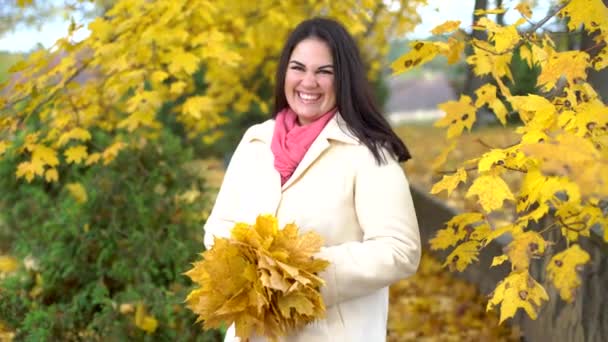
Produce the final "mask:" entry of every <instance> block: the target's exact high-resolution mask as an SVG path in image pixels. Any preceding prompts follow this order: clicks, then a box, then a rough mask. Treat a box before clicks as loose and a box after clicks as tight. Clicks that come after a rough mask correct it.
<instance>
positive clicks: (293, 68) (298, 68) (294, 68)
mask: <svg viewBox="0 0 608 342" xmlns="http://www.w3.org/2000/svg"><path fill="white" fill-rule="evenodd" d="M290 69H291V70H300V71H302V70H304V68H302V67H301V66H297V65H294V66H292V67H291V68H290Z"/></svg>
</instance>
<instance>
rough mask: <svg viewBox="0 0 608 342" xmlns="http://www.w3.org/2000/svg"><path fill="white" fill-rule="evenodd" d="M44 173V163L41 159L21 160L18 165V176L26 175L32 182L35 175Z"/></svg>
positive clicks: (16, 173)
mask: <svg viewBox="0 0 608 342" xmlns="http://www.w3.org/2000/svg"><path fill="white" fill-rule="evenodd" d="M43 174H44V163H43V161H42V160H41V159H32V160H31V161H29V162H21V163H19V165H17V171H15V175H16V176H17V178H21V177H24V178H25V179H26V180H27V181H28V182H31V181H32V180H33V179H34V177H35V176H42V175H43Z"/></svg>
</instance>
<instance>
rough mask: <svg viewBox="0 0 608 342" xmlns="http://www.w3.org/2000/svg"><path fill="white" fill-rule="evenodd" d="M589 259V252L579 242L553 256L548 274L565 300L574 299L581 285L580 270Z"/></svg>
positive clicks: (548, 267)
mask: <svg viewBox="0 0 608 342" xmlns="http://www.w3.org/2000/svg"><path fill="white" fill-rule="evenodd" d="M589 259H590V257H589V253H587V252H585V251H584V250H583V249H582V248H581V247H580V246H579V245H577V244H575V245H572V246H570V248H568V249H566V250H565V251H563V252H560V253H558V254H556V255H554V256H553V258H551V261H550V262H549V265H548V266H547V274H548V276H549V280H551V282H552V283H553V285H554V286H555V287H556V288H557V289H558V290H559V296H560V297H561V298H562V299H563V300H565V301H567V302H571V301H572V300H573V299H574V294H575V291H576V289H577V288H578V287H579V286H580V285H581V279H580V277H579V274H578V272H580V270H581V268H582V265H584V264H586V263H587V262H589Z"/></svg>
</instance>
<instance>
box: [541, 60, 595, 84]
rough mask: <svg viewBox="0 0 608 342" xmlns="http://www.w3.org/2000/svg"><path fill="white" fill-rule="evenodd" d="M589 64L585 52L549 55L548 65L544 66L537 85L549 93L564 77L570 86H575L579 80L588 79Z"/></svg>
mask: <svg viewBox="0 0 608 342" xmlns="http://www.w3.org/2000/svg"><path fill="white" fill-rule="evenodd" d="M588 63H589V55H588V54H587V53H586V52H584V51H565V52H555V53H553V54H551V55H549V58H548V59H547V61H546V63H544V64H543V65H542V71H541V72H540V75H538V79H537V82H536V85H538V86H540V87H542V88H543V89H544V90H545V91H549V90H551V89H552V88H553V87H555V84H556V83H557V81H558V80H559V79H560V78H561V77H562V76H563V77H565V78H566V80H567V81H568V82H569V83H570V84H574V82H575V80H577V79H585V78H587V72H586V69H587V66H588Z"/></svg>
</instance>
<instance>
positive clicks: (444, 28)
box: [431, 20, 460, 34]
mask: <svg viewBox="0 0 608 342" xmlns="http://www.w3.org/2000/svg"><path fill="white" fill-rule="evenodd" d="M459 27H460V20H447V21H446V22H444V23H443V24H440V25H437V26H436V27H435V28H433V29H432V30H431V33H432V34H443V33H450V32H453V31H455V30H457V29H458V28H459Z"/></svg>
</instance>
